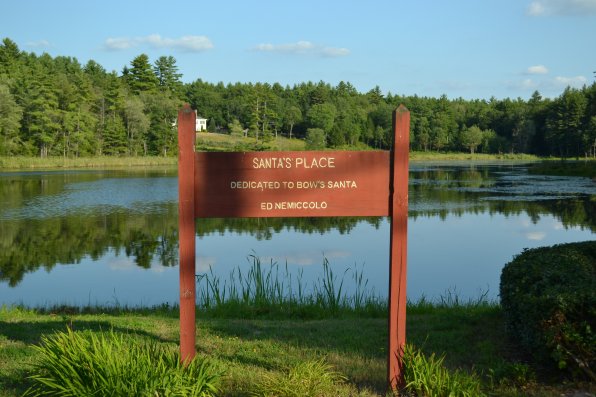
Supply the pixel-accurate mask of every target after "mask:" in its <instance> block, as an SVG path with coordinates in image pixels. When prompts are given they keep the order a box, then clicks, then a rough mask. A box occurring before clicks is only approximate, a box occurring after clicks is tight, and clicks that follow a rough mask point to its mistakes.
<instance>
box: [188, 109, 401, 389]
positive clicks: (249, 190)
mask: <svg viewBox="0 0 596 397" xmlns="http://www.w3.org/2000/svg"><path fill="white" fill-rule="evenodd" d="M195 119H196V114H195V112H194V111H193V110H192V109H191V108H190V106H188V105H186V106H185V107H184V108H183V109H181V110H180V111H179V112H178V195H179V236H180V237H179V242H180V355H181V360H182V361H183V362H187V361H188V360H190V359H192V358H193V357H194V356H195V353H196V350H195V345H196V324H195V321H196V285H195V259H196V252H195V251H196V250H195V242H196V241H195V231H196V228H195V226H196V223H195V220H196V219H197V218H213V217H219V218H230V217H232V218H240V217H259V218H266V217H323V216H390V218H391V221H390V222H391V225H390V238H389V240H390V244H389V286H388V287H389V293H388V296H389V313H388V341H387V347H388V348H387V380H388V382H389V384H390V386H391V387H392V388H395V387H397V386H398V385H399V384H400V383H402V381H403V374H402V363H401V357H402V355H403V347H404V344H405V341H406V336H405V335H406V273H407V222H408V152H409V134H410V112H409V111H408V110H407V109H406V108H405V107H403V106H400V107H399V108H398V109H396V110H395V111H394V112H393V134H394V135H393V138H394V143H393V148H392V150H391V151H296V152H249V153H236V152H233V153H220V152H195V151H194V147H195V138H196V135H195Z"/></svg>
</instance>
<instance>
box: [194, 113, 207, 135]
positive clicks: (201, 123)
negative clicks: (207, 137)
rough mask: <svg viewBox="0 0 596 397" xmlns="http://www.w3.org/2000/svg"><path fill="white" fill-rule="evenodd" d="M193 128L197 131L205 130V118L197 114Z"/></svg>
mask: <svg viewBox="0 0 596 397" xmlns="http://www.w3.org/2000/svg"><path fill="white" fill-rule="evenodd" d="M195 130H196V131H197V132H200V131H207V119H206V118H203V117H201V116H199V115H198V114H197V120H196V123H195Z"/></svg>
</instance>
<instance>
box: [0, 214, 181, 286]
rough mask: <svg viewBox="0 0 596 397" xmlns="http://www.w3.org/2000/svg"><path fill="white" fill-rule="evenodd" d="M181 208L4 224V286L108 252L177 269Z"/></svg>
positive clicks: (0, 268) (0, 242)
mask: <svg viewBox="0 0 596 397" xmlns="http://www.w3.org/2000/svg"><path fill="white" fill-rule="evenodd" d="M177 221H178V219H177V207H176V206H172V205H169V206H164V208H163V212H162V213H161V214H160V215H156V214H147V215H142V216H139V215H130V214H127V213H124V212H114V213H109V214H104V215H85V214H72V215H68V216H64V217H54V218H44V219H26V220H8V221H7V220H2V221H0V229H1V230H2V234H0V281H7V282H8V284H9V285H10V286H15V285H17V284H18V283H19V282H20V281H21V280H22V279H23V276H24V274H25V273H28V272H33V271H36V270H38V269H39V268H42V267H43V268H44V269H46V270H47V271H50V270H51V269H52V268H54V266H55V265H56V264H57V263H61V264H78V263H80V261H81V260H82V259H84V258H86V257H89V258H91V259H99V258H100V257H102V256H103V255H105V254H106V253H107V252H108V251H109V250H113V251H114V252H115V253H116V254H120V253H125V254H126V255H127V256H129V257H132V258H134V261H135V264H136V265H138V266H140V267H143V268H149V267H150V266H151V263H152V261H153V260H154V259H155V260H158V261H159V263H161V264H162V265H164V266H173V265H175V264H177V260H178V259H177V258H178V225H177Z"/></svg>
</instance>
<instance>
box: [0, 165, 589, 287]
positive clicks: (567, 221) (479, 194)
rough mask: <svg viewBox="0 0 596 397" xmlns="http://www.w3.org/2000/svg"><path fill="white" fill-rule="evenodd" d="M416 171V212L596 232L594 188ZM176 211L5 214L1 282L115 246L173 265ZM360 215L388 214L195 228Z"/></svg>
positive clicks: (310, 226) (320, 230)
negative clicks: (529, 195)
mask: <svg viewBox="0 0 596 397" xmlns="http://www.w3.org/2000/svg"><path fill="white" fill-rule="evenodd" d="M508 170H509V171H510V170H511V169H510V167H509V168H508ZM493 171H494V170H493ZM505 171H507V170H505ZM52 178H55V179H58V180H59V181H55V180H52V181H51V183H40V181H39V180H35V179H33V178H32V179H31V180H30V181H29V180H27V181H25V182H20V183H19V184H14V185H11V184H7V183H4V184H0V193H1V194H0V197H2V200H3V201H2V203H1V204H2V205H3V206H5V207H4V208H20V207H22V206H23V205H25V203H26V200H28V199H30V198H31V197H36V196H38V195H43V194H47V193H48V191H47V189H49V190H50V192H49V193H51V194H55V193H59V192H60V191H61V189H63V185H64V181H68V177H67V176H64V175H61V176H60V175H56V176H52ZM89 178H90V179H92V178H97V175H89ZM410 179H411V182H412V183H411V186H410V192H409V194H410V203H411V207H410V212H409V217H410V218H411V219H416V218H418V217H421V216H425V217H439V218H440V219H446V218H447V217H448V216H464V215H466V214H482V213H487V212H488V213H490V214H491V215H493V214H503V215H505V216H514V215H521V214H527V215H528V216H529V217H530V218H531V219H532V220H533V221H534V222H537V221H538V219H539V218H540V217H542V216H553V217H555V218H556V219H558V220H559V221H560V222H561V223H562V224H563V225H564V226H565V227H574V226H580V227H582V228H588V229H589V230H591V231H594V232H596V195H577V196H574V197H570V198H557V199H549V200H536V201H531V200H526V201H519V200H515V199H508V197H501V198H502V199H500V198H499V196H498V194H496V193H489V194H491V195H492V196H493V197H492V199H491V200H485V199H484V198H485V197H486V195H487V193H486V191H485V189H489V190H490V188H491V187H494V186H495V184H496V183H497V181H496V179H495V178H494V174H492V173H491V172H489V170H488V169H487V168H482V167H478V168H473V167H470V168H465V169H446V168H445V169H434V170H431V169H429V170H422V171H417V172H413V173H411V174H410ZM77 180H78V181H80V177H79V178H78V179H77ZM44 189H46V190H45V191H44ZM5 198H6V199H5ZM177 212H178V207H177V205H176V204H175V203H170V204H161V205H156V207H155V208H153V210H152V211H151V213H147V214H144V213H138V212H131V211H125V210H122V211H120V212H118V211H116V212H113V211H112V212H107V213H105V214H88V213H85V214H83V213H73V214H68V215H65V216H62V217H50V218H42V219H15V220H0V230H1V233H0V282H8V284H9V285H10V286H15V285H17V284H18V283H19V282H20V281H21V280H22V279H23V277H24V275H25V274H26V273H28V272H33V271H36V270H38V269H39V268H45V269H46V270H48V271H50V270H51V269H52V268H53V267H54V266H56V264H57V263H61V264H77V263H80V262H81V261H82V260H83V259H84V258H91V259H98V258H100V257H102V256H103V255H105V254H106V253H108V252H110V251H112V252H114V253H115V254H125V255H127V256H128V257H131V258H132V259H133V260H134V263H135V264H136V265H138V266H140V267H143V268H148V267H150V266H151V264H152V263H153V262H158V263H160V264H161V265H163V266H174V265H176V264H177V260H178V259H177V258H178V214H177ZM360 222H367V223H368V224H370V225H372V226H373V227H376V228H378V227H379V226H380V224H381V222H382V218H267V219H200V220H198V221H197V235H198V236H205V235H209V234H222V235H223V234H226V233H230V232H232V233H243V234H249V235H252V236H255V238H257V239H271V238H272V237H273V236H274V235H275V234H276V233H279V232H282V231H297V232H301V233H317V234H325V233H327V232H329V231H331V230H337V231H339V233H341V234H347V233H349V232H350V231H352V230H353V229H354V227H356V226H357V225H358V224H359V223H360Z"/></svg>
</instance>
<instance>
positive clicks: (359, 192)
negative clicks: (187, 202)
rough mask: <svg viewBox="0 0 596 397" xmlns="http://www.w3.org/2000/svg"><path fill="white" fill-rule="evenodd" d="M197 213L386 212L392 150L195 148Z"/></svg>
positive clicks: (246, 215)
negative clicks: (222, 150) (227, 150)
mask: <svg viewBox="0 0 596 397" xmlns="http://www.w3.org/2000/svg"><path fill="white" fill-rule="evenodd" d="M195 159H196V169H195V216H196V217H197V218H209V217H218V218H228V217H232V218H253V217H258V218H267V217H324V216H327V217H329V216H386V215H388V214H389V176H390V175H389V170H390V164H389V152H386V151H359V152H354V151H351V152H350V151H345V152H339V151H335V152H324V151H303V152H251V153H216V152H200V153H195Z"/></svg>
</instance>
